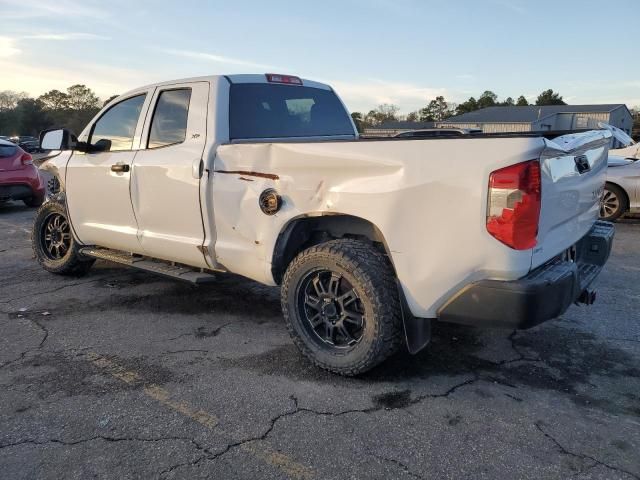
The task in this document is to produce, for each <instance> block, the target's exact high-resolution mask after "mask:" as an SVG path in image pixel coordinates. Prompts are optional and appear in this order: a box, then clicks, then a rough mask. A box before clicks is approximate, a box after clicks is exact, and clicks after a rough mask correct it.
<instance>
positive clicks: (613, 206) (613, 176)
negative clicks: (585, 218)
mask: <svg viewBox="0 0 640 480" xmlns="http://www.w3.org/2000/svg"><path fill="white" fill-rule="evenodd" d="M635 146H636V147H637V144H636V145H635ZM625 213H640V160H638V159H636V158H624V157H620V156H617V155H609V161H608V168H607V183H606V184H605V187H604V194H603V195H602V202H601V204H600V218H602V219H603V220H608V221H615V220H617V219H618V218H620V217H621V216H622V215H624V214H625Z"/></svg>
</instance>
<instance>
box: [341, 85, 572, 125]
mask: <svg viewBox="0 0 640 480" xmlns="http://www.w3.org/2000/svg"><path fill="white" fill-rule="evenodd" d="M527 105H529V102H528V101H527V99H526V98H525V97H524V95H520V96H519V97H518V99H517V100H514V99H513V98H512V97H507V98H506V99H504V100H503V101H499V100H498V95H496V94H495V93H493V92H492V91H491V90H486V91H485V92H484V93H483V94H482V95H480V96H479V97H478V98H477V99H476V98H475V97H470V98H469V99H468V100H467V101H465V102H462V103H453V102H447V101H446V100H445V98H444V97H443V96H438V97H436V98H435V99H433V100H431V101H430V102H429V103H428V104H427V105H426V106H425V107H424V108H421V109H419V110H415V111H413V112H410V113H408V114H406V115H400V114H399V112H400V107H398V106H397V105H391V104H388V103H385V104H382V105H378V106H377V107H376V108H374V109H373V110H370V111H369V113H367V114H364V115H363V114H362V113H361V112H353V113H352V114H351V117H352V118H353V120H354V121H355V123H356V125H357V126H358V129H359V130H362V129H364V128H368V127H376V126H379V125H381V124H383V123H386V122H392V121H400V120H406V121H409V122H440V121H442V120H446V119H447V118H449V117H453V116H456V115H462V114H463V113H468V112H473V111H475V110H480V109H481V108H487V107H508V106H518V107H522V106H527ZM533 105H566V103H565V102H564V100H563V99H562V96H561V95H560V94H559V93H556V92H554V91H553V90H552V89H548V90H545V91H544V92H542V93H541V94H540V95H538V98H537V99H536V101H535V103H534V104H533Z"/></svg>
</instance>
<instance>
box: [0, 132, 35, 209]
mask: <svg viewBox="0 0 640 480" xmlns="http://www.w3.org/2000/svg"><path fill="white" fill-rule="evenodd" d="M44 196H45V184H44V181H43V180H42V177H41V176H40V172H39V171H38V169H37V168H36V166H35V165H34V164H33V159H32V158H31V155H30V154H28V153H27V152H25V151H24V150H23V149H22V148H20V147H19V146H18V145H16V144H14V143H11V142H7V141H6V140H0V203H4V202H6V201H8V200H22V201H23V202H24V203H25V204H26V205H27V206H28V207H38V206H40V205H41V204H42V202H43V201H44Z"/></svg>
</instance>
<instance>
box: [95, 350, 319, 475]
mask: <svg viewBox="0 0 640 480" xmlns="http://www.w3.org/2000/svg"><path fill="white" fill-rule="evenodd" d="M87 357H88V358H89V360H90V361H91V363H93V364H94V365H95V366H96V367H98V368H100V369H101V370H104V371H105V372H106V373H108V374H109V375H111V376H112V377H114V378H117V379H118V380H121V381H122V382H124V383H126V384H129V385H133V384H136V383H141V384H142V383H144V379H143V378H142V377H141V376H140V375H139V374H138V373H137V372H134V371H132V370H127V369H125V368H124V367H122V366H120V365H118V364H117V363H115V362H113V361H111V360H109V359H108V358H105V357H103V356H101V355H98V354H97V353H93V352H89V353H87ZM142 391H143V392H144V394H145V395H146V396H147V397H149V398H151V399H153V400H155V401H156V402H158V403H159V404H161V405H163V406H165V407H167V408H169V409H171V410H174V411H176V412H178V413H180V414H181V415H184V416H185V417H188V418H190V419H191V420H193V421H195V422H198V423H199V424H201V425H203V426H204V427H206V428H208V429H210V430H213V429H214V428H216V427H217V428H216V431H217V432H218V433H220V434H221V435H228V436H231V435H230V434H229V433H227V432H225V431H224V430H222V429H221V428H220V427H218V424H219V420H218V417H216V416H215V415H212V414H210V413H208V412H205V411H204V410H200V409H195V408H193V407H192V406H190V405H189V404H188V403H187V402H184V401H180V400H175V399H172V398H171V394H170V393H169V392H168V391H167V390H166V389H164V388H162V387H161V386H159V385H156V384H153V383H152V384H147V385H145V386H144V387H143V389H142ZM240 448H241V449H242V450H243V451H245V452H247V453H250V454H251V455H253V456H254V457H255V458H257V459H258V460H261V461H263V462H265V463H267V464H269V465H272V466H274V467H276V468H278V469H279V470H281V471H282V472H284V473H285V474H287V475H288V476H289V477H292V478H296V479H298V480H310V479H312V478H313V477H314V475H313V471H312V470H311V469H310V468H308V467H306V466H304V465H302V464H301V463H298V462H296V461H295V460H294V459H292V458H291V457H289V456H288V455H287V454H285V453H282V452H278V451H276V450H274V449H273V448H271V447H269V446H268V445H266V444H265V443H264V442H262V443H260V442H258V441H256V442H255V443H247V444H244V445H242V446H241V447H240Z"/></svg>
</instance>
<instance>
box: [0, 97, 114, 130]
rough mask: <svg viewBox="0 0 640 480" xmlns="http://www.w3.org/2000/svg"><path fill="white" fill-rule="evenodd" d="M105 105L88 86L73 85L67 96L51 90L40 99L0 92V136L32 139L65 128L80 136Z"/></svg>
mask: <svg viewBox="0 0 640 480" xmlns="http://www.w3.org/2000/svg"><path fill="white" fill-rule="evenodd" d="M115 97H116V95H114V96H112V97H110V98H109V99H107V100H105V101H104V102H102V101H101V100H100V98H98V96H97V95H96V94H95V93H94V92H93V90H91V89H90V88H88V87H87V86H86V85H72V86H70V87H69V88H67V91H66V92H61V91H60V90H50V91H48V92H47V93H44V94H42V95H40V96H39V97H37V98H32V97H30V96H29V94H27V93H26V92H15V91H12V90H5V91H1V92H0V135H5V136H11V135H32V136H36V137H37V136H38V134H39V133H40V132H41V131H42V130H45V129H47V128H54V127H66V128H68V129H70V130H71V131H72V132H75V133H76V134H79V133H80V132H81V131H82V129H84V127H85V125H86V124H87V123H88V122H89V120H91V118H93V117H94V115H95V114H96V113H98V111H99V110H100V108H101V107H102V106H103V105H105V104H106V103H107V102H109V101H111V100H112V99H113V98H115Z"/></svg>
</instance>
